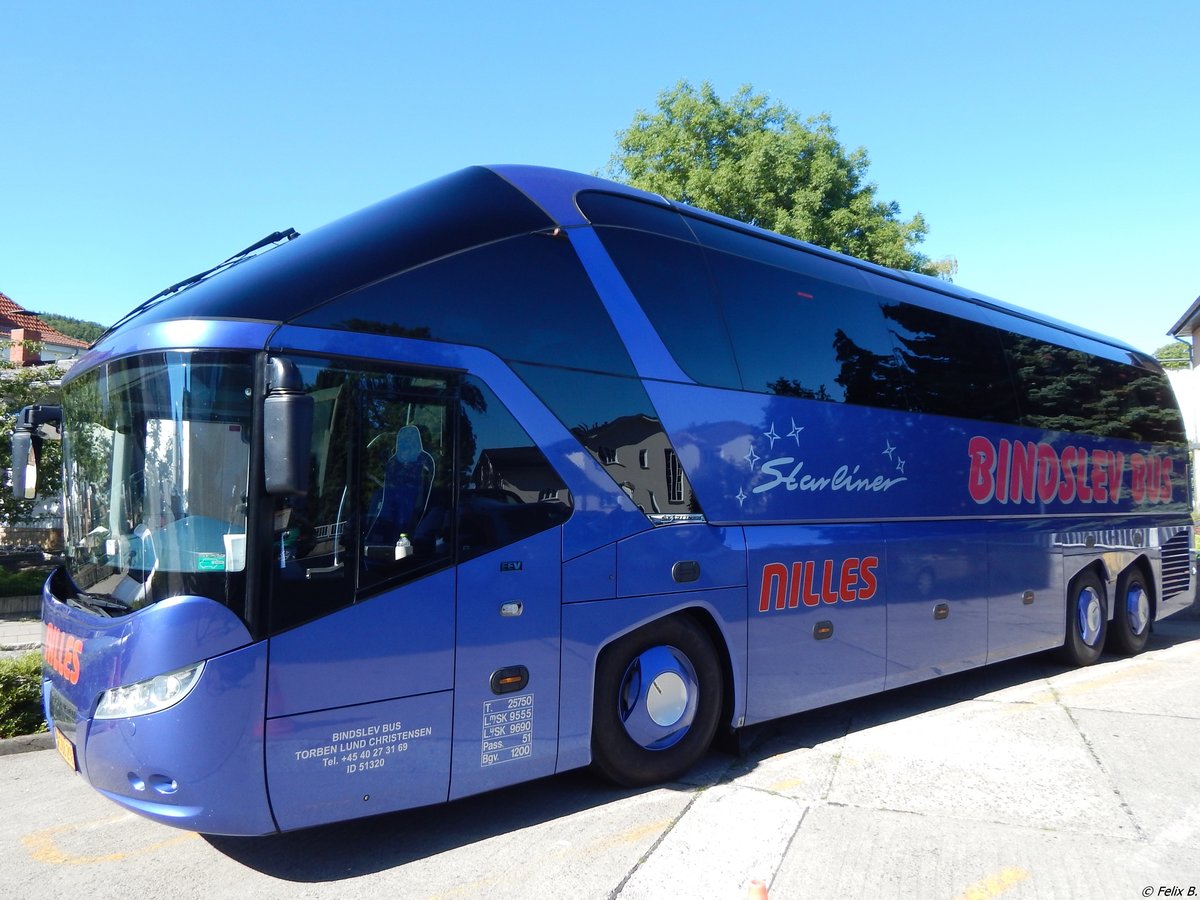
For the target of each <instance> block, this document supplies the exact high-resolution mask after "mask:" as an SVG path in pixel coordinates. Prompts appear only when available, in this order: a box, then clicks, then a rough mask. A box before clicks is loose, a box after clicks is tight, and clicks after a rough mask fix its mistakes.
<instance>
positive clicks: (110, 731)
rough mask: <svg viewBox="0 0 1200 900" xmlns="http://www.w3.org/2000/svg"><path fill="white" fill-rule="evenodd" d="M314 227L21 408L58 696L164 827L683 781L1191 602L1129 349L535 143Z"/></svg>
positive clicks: (128, 325) (89, 776)
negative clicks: (503, 159)
mask: <svg viewBox="0 0 1200 900" xmlns="http://www.w3.org/2000/svg"><path fill="white" fill-rule="evenodd" d="M292 237H294V233H289V234H287V235H274V236H272V240H273V241H274V242H275V243H276V246H273V247H269V248H263V247H255V248H251V250H252V251H259V252H250V253H246V254H243V255H239V256H238V257H235V258H232V259H231V260H229V261H227V263H226V264H223V266H222V267H219V269H220V271H219V272H214V273H208V274H206V275H204V276H197V277H195V278H193V279H189V280H188V281H187V282H185V283H182V284H181V285H177V286H176V287H175V289H172V290H169V291H168V292H165V293H164V294H163V295H160V296H159V297H156V298H154V299H152V300H151V301H148V302H147V303H145V304H143V305H142V306H140V307H138V308H137V309H136V310H135V311H134V312H132V313H131V314H129V315H128V316H127V317H126V318H125V319H123V320H122V321H121V322H119V323H118V324H117V325H116V326H114V327H113V328H112V329H111V330H110V331H109V332H108V333H107V334H105V335H104V336H103V337H102V338H101V339H99V340H98V341H97V342H96V344H95V345H94V346H93V347H92V348H91V350H90V351H89V352H88V353H87V355H86V356H85V357H84V358H83V359H82V360H81V361H80V362H79V363H78V364H77V365H76V366H75V367H74V368H73V369H72V370H71V371H70V373H69V376H68V378H66V379H65V380H64V384H63V389H62V406H61V410H59V409H56V408H55V409H51V408H44V407H43V408H38V409H30V410H28V411H27V412H26V414H25V416H24V419H23V424H22V425H21V426H20V427H19V428H18V431H17V438H16V440H15V444H14V449H15V451H16V452H15V453H14V456H15V460H14V471H15V473H16V478H15V479H14V486H15V487H16V488H17V489H18V490H20V491H24V492H28V491H29V490H31V489H32V486H33V482H34V478H35V475H36V460H37V456H38V452H39V449H40V447H41V441H42V440H43V439H45V438H46V437H50V436H52V435H51V432H57V431H59V430H61V436H62V440H63V444H62V457H63V467H64V470H63V474H64V501H65V504H64V505H65V537H66V545H67V556H66V562H65V565H64V566H62V567H61V568H60V569H58V570H57V571H56V572H55V573H54V574H53V575H52V576H51V577H50V579H49V580H48V582H47V584H46V587H45V593H44V604H43V617H44V621H45V636H46V641H45V686H44V699H45V713H46V717H47V720H48V722H49V724H50V727H51V729H52V731H53V733H54V735H55V738H56V741H57V744H58V747H59V749H60V751H61V752H62V754H63V756H64V758H65V759H66V761H67V763H68V764H69V765H70V766H71V767H72V768H73V769H75V770H77V771H78V772H79V773H80V774H81V775H82V776H83V777H84V778H85V779H86V780H87V781H88V782H89V783H90V784H91V785H92V786H93V787H95V788H96V789H97V790H99V791H101V792H102V793H103V794H104V795H106V796H107V797H109V798H111V799H113V800H114V801H116V802H117V803H119V804H121V805H122V806H124V807H127V808H129V809H132V810H134V811H136V812H139V813H141V814H143V815H146V816H148V817H150V818H152V819H155V820H157V821H160V822H165V823H168V824H172V825H177V826H180V827H184V828H190V829H194V830H198V831H202V832H210V833H225V834H266V833H270V832H275V831H286V830H290V829H297V828H303V827H307V826H313V825H318V824H321V823H327V822H333V821H337V820H342V819H348V818H351V817H356V816H365V815H371V814H376V813H382V812H389V811H393V810H400V809H406V808H411V807H416V806H421V805H425V804H433V803H438V802H441V801H445V800H449V799H455V798H458V797H463V796H467V795H470V794H474V793H478V792H481V791H486V790H490V789H493V788H496V787H500V786H502V785H508V784H513V783H517V782H521V781H526V780H529V779H533V778H537V777H540V776H545V775H549V774H551V773H555V772H561V771H563V770H567V769H572V768H576V767H580V766H585V765H589V764H590V765H592V766H594V767H595V768H596V769H597V770H598V771H599V772H600V773H602V774H604V775H606V776H608V777H610V778H612V779H614V780H616V781H618V782H620V783H624V784H629V785H636V784H648V783H654V782H660V781H664V780H670V779H673V778H677V777H678V776H679V775H680V774H681V773H683V772H684V771H685V770H687V769H688V768H689V767H690V766H691V765H692V764H693V763H694V762H695V761H696V760H697V759H698V757H699V756H700V755H701V754H702V753H703V752H704V751H705V750H706V748H707V747H708V746H709V745H710V743H711V742H712V740H713V738H714V736H715V735H716V734H717V732H718V730H726V729H737V728H741V727H744V726H747V725H750V724H753V723H756V722H761V721H763V720H766V719H770V718H773V717H778V716H785V715H789V714H792V713H795V712H799V711H802V710H806V709H811V708H814V707H819V706H823V705H827V704H832V703H837V702H839V701H843V700H846V699H848V698H853V697H858V696H862V695H864V694H869V693H872V692H876V691H882V690H886V689H889V688H892V687H895V686H899V685H906V684H912V683H914V682H918V681H921V680H923V679H928V678H932V677H935V676H938V675H943V674H947V673H952V672H957V671H961V670H964V669H968V668H971V667H974V666H980V665H984V664H986V663H991V662H995V661H998V660H1004V659H1009V658H1012V657H1016V656H1019V655H1022V654H1028V653H1033V652H1036V651H1041V650H1047V649H1051V648H1061V652H1062V653H1063V654H1064V655H1065V656H1066V658H1067V659H1068V660H1070V661H1072V662H1074V663H1076V664H1082V665H1086V664H1088V663H1091V662H1093V661H1095V660H1096V659H1097V657H1098V656H1099V655H1100V653H1101V652H1102V650H1104V649H1108V650H1110V651H1116V652H1120V653H1136V652H1138V651H1139V650H1141V649H1142V648H1143V647H1144V645H1145V643H1146V640H1147V636H1148V634H1149V632H1150V629H1151V627H1152V625H1153V622H1154V621H1155V620H1156V619H1158V618H1160V617H1162V616H1165V615H1168V614H1170V613H1172V612H1174V611H1176V610H1179V609H1181V608H1182V607H1184V606H1186V605H1188V604H1190V603H1191V602H1192V598H1193V593H1194V586H1193V584H1192V573H1191V567H1190V555H1189V543H1190V538H1189V534H1190V525H1191V518H1190V499H1189V498H1190V491H1189V477H1188V469H1187V456H1186V441H1185V438H1184V432H1183V427H1182V421H1181V417H1180V414H1179V411H1178V408H1177V406H1176V404H1175V401H1174V398H1173V396H1172V394H1171V391H1170V388H1169V387H1168V384H1167V381H1166V378H1165V377H1164V375H1163V373H1162V371H1161V369H1160V368H1159V366H1158V365H1157V364H1156V363H1155V362H1154V361H1153V360H1152V359H1150V358H1149V357H1147V356H1145V355H1143V354H1141V353H1139V352H1137V351H1136V350H1134V349H1133V348H1131V347H1129V346H1127V345H1125V344H1124V343H1122V342H1120V341H1117V340H1113V339H1111V338H1106V337H1102V336H1100V335H1097V334H1094V333H1092V332H1090V331H1086V330H1083V329H1080V328H1077V327H1074V326H1071V325H1067V324H1064V323H1062V322H1057V321H1052V320H1049V319H1046V318H1045V317H1042V316H1039V315H1036V314H1033V313H1030V312H1027V311H1024V310H1021V309H1018V308H1015V307H1011V306H1008V305H1005V304H1002V303H1000V302H998V301H995V300H992V299H989V298H987V297H984V296H980V295H978V294H974V293H972V292H970V291H967V290H964V289H962V288H959V287H957V286H954V285H951V284H948V283H945V282H941V281H937V280H933V279H927V278H924V277H921V276H916V275H913V274H911V273H906V272H896V271H892V270H889V269H886V268H882V267H879V266H875V265H872V264H869V263H865V262H862V261H860V260H857V259H852V258H849V257H845V256H841V255H838V254H836V253H832V252H829V251H826V250H823V249H820V248H817V247H813V246H810V245H806V244H802V243H799V242H796V241H793V240H789V239H787V238H783V237H780V236H779V235H776V234H771V233H768V232H765V231H762V230H759V229H755V228H753V227H749V226H746V225H742V224H739V223H736V222H733V221H730V220H727V219H724V218H721V217H719V216H715V215H712V214H709V213H706V212H703V211H699V210H696V209H691V208H687V207H684V206H681V205H678V204H673V203H669V202H666V201H664V200H663V199H662V198H660V197H657V196H652V195H648V194H645V193H641V192H637V191H634V190H631V189H628V188H625V187H622V186H618V185H615V184H611V183H608V182H606V181H602V180H599V179H595V178H590V177H586V176H581V175H575V174H570V173H566V172H560V171H553V170H546V169H537V168H530V167H519V166H511V167H510V166H501V167H490V168H470V169H466V170H464V171H461V172H458V173H456V174H453V175H449V176H447V177H445V178H442V179H440V180H437V181H433V182H431V183H429V184H426V185H423V186H421V187H417V188H415V189H413V190H410V191H408V192H406V193H403V194H400V195H398V196H396V197H394V198H392V199H390V200H387V201H384V202H382V203H380V204H378V205H376V206H372V207H370V208H368V209H366V210H363V211H361V212H359V213H356V214H354V215H351V216H349V217H347V218H345V219H342V220H340V221H338V222H336V223H334V224H331V225H329V226H326V227H324V228H321V229H319V230H316V231H314V232H312V233H311V234H307V235H304V236H302V237H297V238H296V239H290V238H292ZM268 243H270V241H268ZM54 426H57V427H54ZM26 457H27V458H28V465H27V466H26V465H25V463H24V459H25V458H26ZM27 471H28V473H29V475H30V477H29V478H28V479H26V478H25V474H26V472H27Z"/></svg>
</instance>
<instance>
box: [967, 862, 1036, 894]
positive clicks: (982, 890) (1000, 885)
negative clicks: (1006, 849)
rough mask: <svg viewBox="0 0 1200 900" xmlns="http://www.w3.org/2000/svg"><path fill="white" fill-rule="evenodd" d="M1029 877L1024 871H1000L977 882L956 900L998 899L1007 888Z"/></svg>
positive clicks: (1011, 869)
mask: <svg viewBox="0 0 1200 900" xmlns="http://www.w3.org/2000/svg"><path fill="white" fill-rule="evenodd" d="M1028 877H1029V873H1028V872H1026V871H1025V870H1024V869H1014V868H1011V867H1009V868H1007V869H1001V870H1000V871H999V872H997V873H996V874H995V875H989V876H988V877H987V878H985V879H983V880H982V881H977V882H975V883H974V884H973V885H971V886H970V887H969V888H967V889H966V890H965V891H963V892H962V893H961V894H959V895H958V900H990V898H992V897H999V896H1000V895H1001V894H1003V893H1004V892H1005V891H1007V890H1008V889H1009V888H1011V887H1013V886H1014V885H1018V884H1020V883H1021V882H1022V881H1025V880H1026V879H1027V878H1028Z"/></svg>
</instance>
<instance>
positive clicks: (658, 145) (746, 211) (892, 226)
mask: <svg viewBox="0 0 1200 900" xmlns="http://www.w3.org/2000/svg"><path fill="white" fill-rule="evenodd" d="M868 165H869V160H868V158H867V151H866V150H865V149H863V148H862V147H859V148H857V149H856V150H853V151H851V152H847V151H846V148H845V147H843V146H842V144H841V143H840V142H839V141H838V139H837V129H836V128H834V126H833V123H832V121H831V120H830V118H829V116H828V115H827V114H821V115H818V116H813V117H811V118H808V119H803V118H801V117H800V115H799V114H798V113H796V112H795V111H793V110H791V109H788V108H787V107H785V106H783V105H782V104H780V103H775V102H772V100H771V99H770V98H769V97H767V96H766V95H765V94H756V93H754V91H753V89H752V88H751V87H750V86H749V85H744V86H743V87H742V88H740V89H739V90H738V92H737V93H736V94H734V95H733V97H732V98H731V99H730V100H729V101H723V100H722V99H721V98H720V97H718V96H717V94H716V92H715V91H714V90H713V87H712V85H711V84H709V83H708V82H704V83H703V84H701V85H700V87H699V88H696V87H693V86H692V85H691V84H690V83H688V82H687V81H681V82H679V83H678V84H676V85H675V87H673V88H671V89H670V90H666V91H663V92H662V93H661V94H659V96H658V103H657V109H656V111H655V112H653V113H649V112H646V111H645V110H639V111H638V113H637V114H636V115H635V116H634V118H633V123H632V124H631V125H630V126H629V128H627V129H625V130H624V131H621V132H618V133H617V150H616V152H614V153H613V155H612V157H611V158H610V159H609V161H608V166H607V168H606V169H605V172H604V174H605V175H607V176H608V177H609V178H612V179H613V180H616V181H621V182H624V183H626V184H629V185H631V186H633V187H637V188H641V189H642V190H646V191H651V192H653V193H656V194H661V195H663V196H664V197H667V198H668V199H672V200H680V201H682V202H684V203H687V204H689V205H691V206H697V207H700V208H702V209H707V210H711V211H712V212H716V213H721V214H722V215H725V216H729V217H730V218H732V219H737V220H739V221H742V222H748V223H750V224H752V225H757V226H759V227H762V228H767V229H769V230H771V231H777V232H780V233H782V234H786V235H789V236H791V237H795V238H799V239H800V240H803V241H808V242H810V243H813V244H819V245H821V246H822V247H828V248H830V249H832V250H838V251H840V252H843V253H849V254H851V255H853V256H857V257H860V258H862V259H867V260H870V261H872V262H875V263H879V264H880V265H884V266H890V267H892V268H897V269H907V270H910V271H915V272H923V273H925V274H929V275H936V276H940V277H944V278H949V277H950V276H952V275H953V274H954V272H955V270H956V269H957V264H956V263H955V261H954V260H953V259H944V260H936V261H935V260H931V259H930V258H929V257H927V256H925V255H924V254H922V253H920V252H918V251H917V249H916V247H917V245H918V244H920V243H921V242H922V241H923V240H924V238H925V234H926V232H927V231H928V227H927V226H926V224H925V219H924V218H923V217H922V216H921V214H920V213H917V214H916V215H914V216H913V217H912V218H911V219H908V220H907V221H906V220H904V219H902V218H900V207H899V206H898V205H897V204H896V203H895V202H884V201H881V200H879V199H878V198H877V197H876V185H875V184H873V183H872V182H869V181H867V179H866V175H867V167H868Z"/></svg>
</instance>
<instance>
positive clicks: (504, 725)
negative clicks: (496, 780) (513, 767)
mask: <svg viewBox="0 0 1200 900" xmlns="http://www.w3.org/2000/svg"><path fill="white" fill-rule="evenodd" d="M530 756H533V694H522V695H520V696H519V697H505V698H504V699H502V700H488V701H486V702H485V703H484V704H483V751H482V753H481V755H480V758H479V765H480V766H481V767H484V768H486V767H487V766H494V765H496V764H497V763H503V762H511V761H512V760H514V759H526V758H528V757H530Z"/></svg>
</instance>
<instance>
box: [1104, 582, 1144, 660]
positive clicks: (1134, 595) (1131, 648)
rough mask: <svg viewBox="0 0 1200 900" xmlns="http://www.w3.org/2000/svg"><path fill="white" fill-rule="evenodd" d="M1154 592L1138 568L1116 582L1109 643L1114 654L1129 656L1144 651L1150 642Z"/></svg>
mask: <svg viewBox="0 0 1200 900" xmlns="http://www.w3.org/2000/svg"><path fill="white" fill-rule="evenodd" d="M1152 590H1153V588H1151V587H1150V582H1148V581H1147V580H1146V576H1145V575H1144V574H1143V573H1142V570H1141V568H1140V567H1138V566H1134V567H1133V568H1131V569H1130V570H1129V571H1127V572H1126V573H1125V574H1123V575H1122V576H1121V578H1120V580H1119V581H1118V582H1117V596H1116V600H1115V603H1114V606H1113V621H1112V632H1111V634H1110V635H1109V636H1110V637H1111V639H1112V643H1113V650H1115V651H1116V652H1117V653H1123V654H1125V655H1126V656H1132V655H1134V654H1135V653H1141V652H1142V651H1143V650H1144V649H1145V648H1146V641H1147V640H1148V639H1149V638H1150V620H1151V618H1152V616H1153V613H1152V610H1153V608H1154V596H1153V594H1152V593H1151V591H1152Z"/></svg>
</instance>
